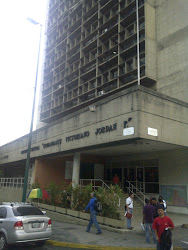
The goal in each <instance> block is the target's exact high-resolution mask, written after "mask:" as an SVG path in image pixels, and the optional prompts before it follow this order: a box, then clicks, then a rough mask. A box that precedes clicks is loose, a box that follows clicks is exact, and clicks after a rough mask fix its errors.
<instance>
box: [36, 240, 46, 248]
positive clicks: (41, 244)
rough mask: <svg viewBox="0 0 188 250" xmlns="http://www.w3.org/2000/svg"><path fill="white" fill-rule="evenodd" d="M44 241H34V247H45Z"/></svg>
mask: <svg viewBox="0 0 188 250" xmlns="http://www.w3.org/2000/svg"><path fill="white" fill-rule="evenodd" d="M45 243H46V241H45V240H40V241H36V242H35V245H36V246H37V247H43V246H44V245H45Z"/></svg>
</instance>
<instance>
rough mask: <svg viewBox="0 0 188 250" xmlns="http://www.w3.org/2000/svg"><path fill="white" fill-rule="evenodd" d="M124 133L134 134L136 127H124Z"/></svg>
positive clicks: (125, 134)
mask: <svg viewBox="0 0 188 250" xmlns="http://www.w3.org/2000/svg"><path fill="white" fill-rule="evenodd" d="M123 135H124V136H127V135H134V127H130V128H124V129H123Z"/></svg>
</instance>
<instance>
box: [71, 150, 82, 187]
mask: <svg viewBox="0 0 188 250" xmlns="http://www.w3.org/2000/svg"><path fill="white" fill-rule="evenodd" d="M79 179H80V153H75V154H74V160H73V171H72V186H73V187H76V186H77V185H79Z"/></svg>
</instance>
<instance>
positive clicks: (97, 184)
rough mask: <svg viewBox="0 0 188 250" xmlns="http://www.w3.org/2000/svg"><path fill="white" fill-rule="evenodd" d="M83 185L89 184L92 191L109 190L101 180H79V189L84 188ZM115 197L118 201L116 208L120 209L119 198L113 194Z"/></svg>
mask: <svg viewBox="0 0 188 250" xmlns="http://www.w3.org/2000/svg"><path fill="white" fill-rule="evenodd" d="M84 184H85V185H89V184H91V185H92V187H93V189H94V191H95V190H96V189H97V188H99V187H102V188H107V189H110V187H109V186H108V185H107V184H106V183H105V182H104V181H103V180H101V179H80V180H79V185H80V186H81V187H83V186H85V185H84ZM115 196H116V197H117V199H118V204H117V205H118V207H120V203H121V198H120V197H119V196H118V195H117V194H115Z"/></svg>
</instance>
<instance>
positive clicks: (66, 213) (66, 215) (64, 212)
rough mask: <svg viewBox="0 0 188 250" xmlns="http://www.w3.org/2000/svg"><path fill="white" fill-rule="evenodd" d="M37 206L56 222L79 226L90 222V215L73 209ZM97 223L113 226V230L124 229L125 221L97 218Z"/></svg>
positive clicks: (44, 205)
mask: <svg viewBox="0 0 188 250" xmlns="http://www.w3.org/2000/svg"><path fill="white" fill-rule="evenodd" d="M36 205H37V206H38V207H40V208H41V209H45V210H47V214H48V215H49V216H50V217H51V218H52V219H54V220H57V221H62V222H77V223H78V224H82V225H87V224H88V221H89V220H90V214H88V213H83V212H79V211H74V210H71V209H66V208H61V207H56V206H52V205H47V204H43V203H39V204H37V203H36ZM97 221H98V223H99V224H101V225H106V226H111V227H113V228H124V221H123V220H115V219H111V218H107V217H103V216H97Z"/></svg>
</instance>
